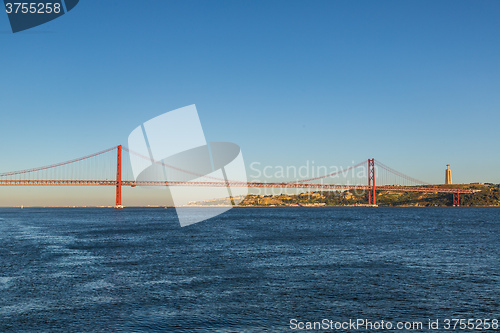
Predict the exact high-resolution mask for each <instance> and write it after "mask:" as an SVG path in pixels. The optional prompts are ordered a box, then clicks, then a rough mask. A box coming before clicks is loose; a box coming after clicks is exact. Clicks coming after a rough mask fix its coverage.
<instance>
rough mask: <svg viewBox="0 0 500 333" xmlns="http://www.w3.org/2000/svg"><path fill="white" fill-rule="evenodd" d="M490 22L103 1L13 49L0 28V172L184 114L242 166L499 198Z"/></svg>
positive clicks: (465, 5) (384, 11)
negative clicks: (349, 172) (372, 171)
mask: <svg viewBox="0 0 500 333" xmlns="http://www.w3.org/2000/svg"><path fill="white" fill-rule="evenodd" d="M499 18H500V3H499V2H498V1H439V2H435V1H167V0H164V1H154V0H144V1H140V2H138V1H128V0H120V1H118V0H106V1H80V4H79V5H78V6H77V7H75V9H74V10H72V11H71V12H69V13H68V14H67V15H64V16H62V17H60V18H58V19H56V20H54V21H52V22H50V23H48V24H45V25H42V26H40V27H37V28H34V29H31V30H28V31H25V32H20V33H16V34H12V33H11V32H10V26H9V23H8V19H7V15H0V40H1V42H2V49H1V50H2V52H1V55H0V59H1V62H2V69H1V71H0V73H1V75H0V115H1V120H0V138H1V142H2V144H1V145H0V154H1V155H2V157H3V158H2V163H1V165H0V172H1V171H10V170H15V169H24V168H28V167H34V166H39V165H45V164H51V163H54V162H58V161H62V160H68V159H71V158H74V157H79V156H83V155H87V154H89V153H93V152H96V151H99V150H103V149H106V148H108V147H111V146H114V145H117V144H126V141H127V137H128V134H129V133H130V131H132V130H133V129H134V128H135V127H136V126H137V125H138V124H140V123H143V122H144V121H146V120H148V119H150V118H153V117H155V116H157V115H159V114H161V113H164V112H166V111H169V110H173V109H176V108H179V107H183V106H186V105H190V104H196V106H197V108H198V112H199V115H200V118H201V121H202V123H203V126H204V130H205V135H206V137H207V140H208V141H230V142H235V143H238V144H239V145H240V146H241V147H242V150H243V155H244V158H245V162H246V164H247V165H250V163H252V162H255V161H258V162H260V163H262V165H297V166H299V165H303V164H304V163H305V162H306V161H307V160H309V161H312V160H314V161H315V163H316V165H328V166H330V165H346V166H348V165H351V164H352V161H355V162H358V161H362V160H365V159H367V158H371V157H374V158H376V159H379V160H380V161H382V162H383V163H385V164H387V165H389V166H391V167H393V168H395V169H397V170H400V171H403V172H405V173H407V174H409V175H411V176H413V177H416V178H419V179H424V180H426V181H428V182H433V183H441V182H443V178H444V169H445V167H446V164H447V163H449V164H451V166H452V170H453V178H454V181H455V182H465V183H467V182H473V181H487V182H495V183H499V182H500V175H499V174H498V171H497V170H498V169H499V168H500V156H499V154H498V142H499V139H500V134H499V124H500V112H499V111H500V94H499V87H500V62H499V59H500V19H499ZM16 191H20V190H17V189H16ZM36 191H38V190H30V193H35V192H36ZM2 193H5V190H3V189H2Z"/></svg>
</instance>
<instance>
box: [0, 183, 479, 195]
mask: <svg viewBox="0 0 500 333" xmlns="http://www.w3.org/2000/svg"><path fill="white" fill-rule="evenodd" d="M117 185H118V183H117V181H116V180H0V186H117ZM121 186H131V187H136V186H192V187H197V186H201V187H227V186H231V187H260V188H304V189H321V190H346V189H350V190H371V189H373V187H372V186H368V185H338V184H304V183H292V182H289V183H258V182H248V183H245V182H228V183H227V182H182V181H133V180H123V181H122V182H121ZM375 189H376V190H377V191H397V192H439V193H468V194H472V193H476V192H479V190H471V189H458V188H443V187H438V186H436V185H427V186H397V185H384V186H376V187H375Z"/></svg>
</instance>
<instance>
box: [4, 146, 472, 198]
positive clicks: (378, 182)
mask: <svg viewBox="0 0 500 333" xmlns="http://www.w3.org/2000/svg"><path fill="white" fill-rule="evenodd" d="M124 154H137V153H135V152H133V151H130V150H129V149H128V148H126V147H122V146H121V145H119V146H115V147H112V148H109V149H106V150H103V151H100V152H97V153H94V154H91V155H87V156H84V157H80V158H76V159H73V160H69V161H66V162H61V163H57V164H52V165H47V166H43V167H38V168H32V169H25V170H18V171H11V172H5V173H0V186H115V187H116V198H115V199H116V200H115V207H116V208H122V207H123V206H122V187H123V186H130V187H136V186H199V187H227V186H231V187H253V188H282V189H318V190H363V191H368V204H369V205H376V204H377V195H376V193H377V191H394V192H433V193H452V194H453V205H455V206H458V205H459V204H460V194H473V193H475V192H478V190H472V189H460V188H452V187H443V186H440V185H433V184H429V183H427V182H424V181H421V180H418V179H415V178H413V177H410V176H408V175H405V174H403V173H401V172H399V171H396V170H394V169H392V168H390V167H389V166H387V165H385V164H383V163H381V162H379V161H377V160H375V159H373V158H372V159H368V160H366V161H363V162H361V163H358V164H356V165H352V166H350V167H348V168H345V169H341V170H337V171H335V172H332V173H327V174H324V175H321V176H317V177H313V178H308V179H301V180H294V181H289V182H232V181H230V180H229V181H226V180H225V179H217V178H214V177H209V176H204V175H199V176H200V177H199V178H198V179H200V181H189V182H186V181H154V180H151V181H136V180H134V177H133V175H132V171H131V168H124V164H123V163H122V162H123V161H122V159H123V155H124ZM145 158H146V157H145ZM127 160H128V159H127ZM151 163H160V164H163V163H162V162H159V161H151ZM163 165H164V166H165V167H169V166H168V165H165V164H163ZM360 168H362V169H363V170H367V172H365V173H363V174H364V175H365V176H364V180H363V179H361V178H363V177H360V176H359V173H357V172H356V170H359V169H360ZM365 168H366V169H365ZM348 176H349V177H350V178H349V177H348ZM204 178H205V179H206V181H201V179H204ZM339 178H340V179H339ZM332 179H334V180H335V181H336V183H334V184H328V183H325V181H328V180H332ZM362 181H364V182H365V183H364V184H362V183H361V182H362Z"/></svg>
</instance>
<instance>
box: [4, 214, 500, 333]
mask: <svg viewBox="0 0 500 333" xmlns="http://www.w3.org/2000/svg"><path fill="white" fill-rule="evenodd" d="M499 236H500V210H499V209H495V208H350V207H349V208H238V209H233V210H231V211H229V212H228V213H226V214H224V215H222V216H221V217H218V218H215V219H212V220H209V221H206V222H202V223H199V224H195V225H192V226H189V227H185V228H180V227H179V225H178V222H177V220H176V216H175V212H174V210H173V209H167V210H165V209H155V208H148V209H139V208H136V209H134V208H129V209H124V210H114V209H106V208H102V209H100V208H96V209H93V208H87V209H83V208H82V209H34V208H28V209H23V210H21V209H0V331H2V332H7V331H18V332H29V331H37V332H40V331H42V332H43V331H47V332H89V331H95V332H120V331H125V332H141V331H158V332H294V331H295V332H297V331H298V330H292V329H291V328H290V320H291V319H293V318H295V319H297V320H299V321H321V320H323V319H325V318H327V319H330V320H333V321H339V322H341V321H345V320H349V319H354V320H355V319H357V318H366V319H369V320H373V321H377V320H379V321H380V320H385V321H394V322H397V321H415V322H417V321H422V322H425V323H426V324H427V321H428V319H440V320H444V319H446V318H465V319H469V318H474V319H477V318H480V319H483V318H489V319H493V318H497V319H500V259H499V258H500V240H499ZM324 331H326V332H330V331H334V330H321V332H324ZM348 331H350V332H353V330H348ZM369 331H371V330H369V329H368V330H366V329H365V330H361V329H360V330H356V332H369ZM424 331H427V330H424ZM440 331H443V330H440ZM465 331H467V330H462V331H461V332H465ZM490 331H492V330H490ZM302 332H304V331H302ZM315 332H320V330H317V331H315ZM434 332H436V331H434Z"/></svg>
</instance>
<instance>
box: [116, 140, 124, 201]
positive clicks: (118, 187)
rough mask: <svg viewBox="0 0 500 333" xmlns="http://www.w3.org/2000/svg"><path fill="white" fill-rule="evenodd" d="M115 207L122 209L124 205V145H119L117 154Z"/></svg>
mask: <svg viewBox="0 0 500 333" xmlns="http://www.w3.org/2000/svg"><path fill="white" fill-rule="evenodd" d="M115 208H117V209H121V208H123V206H122V145H119V146H118V147H117V154H116V205H115Z"/></svg>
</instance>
